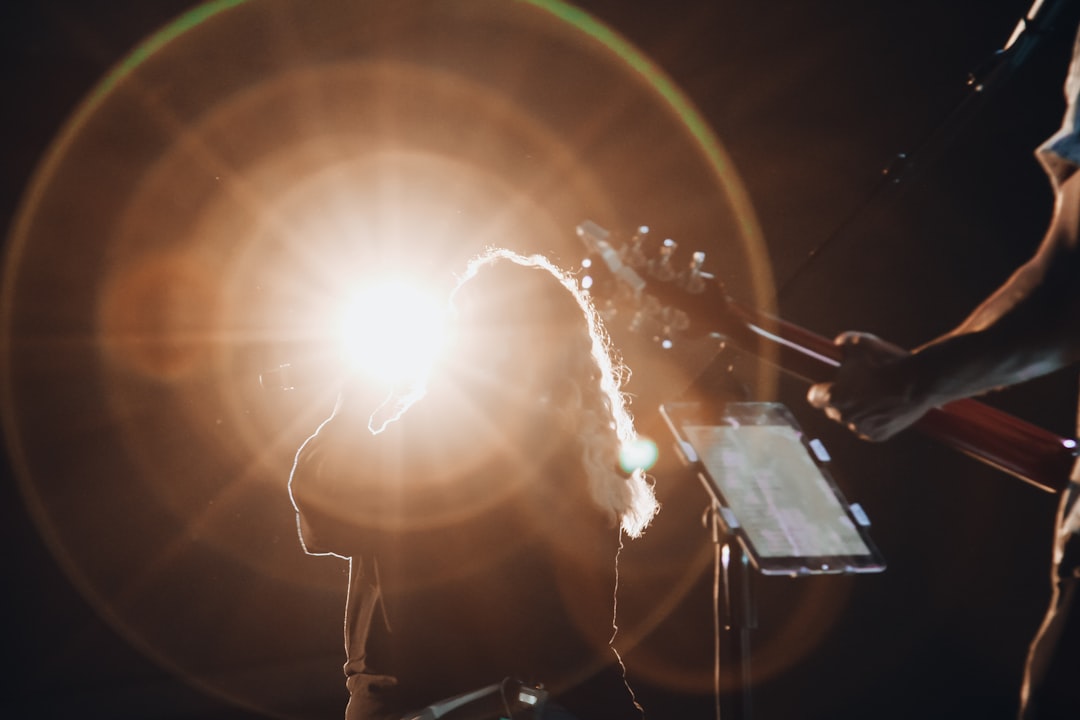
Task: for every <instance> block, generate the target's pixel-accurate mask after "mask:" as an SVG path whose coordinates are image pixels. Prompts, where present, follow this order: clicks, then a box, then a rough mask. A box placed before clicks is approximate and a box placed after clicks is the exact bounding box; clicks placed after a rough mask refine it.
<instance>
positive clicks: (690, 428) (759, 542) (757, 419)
mask: <svg viewBox="0 0 1080 720" xmlns="http://www.w3.org/2000/svg"><path fill="white" fill-rule="evenodd" d="M660 411H661V415H662V416H663V418H664V421H665V422H666V423H667V425H668V428H669V429H670V431H671V433H672V435H673V436H674V438H675V446H676V449H677V450H678V453H679V456H680V459H681V460H682V461H683V463H684V464H685V465H687V466H688V467H690V468H691V469H692V470H693V471H694V472H695V474H696V475H697V477H698V479H699V480H700V481H701V483H702V485H703V487H704V488H705V490H706V491H707V492H708V494H709V496H710V499H711V504H710V507H709V510H708V515H707V517H708V520H709V528H710V531H711V533H712V540H713V543H714V546H715V556H716V567H715V577H714V587H713V592H714V598H713V599H714V621H715V622H716V624H717V626H716V628H715V629H716V637H717V643H718V644H717V647H716V693H717V710H718V714H719V705H720V686H719V672H720V646H719V638H720V636H721V628H720V612H719V603H720V598H721V593H720V590H721V588H720V585H721V581H722V585H723V588H722V589H723V598H724V601H725V602H724V606H725V622H724V630H726V631H727V633H728V634H729V635H730V639H731V641H732V642H731V643H730V644H729V648H731V651H732V652H731V653H730V654H731V655H732V661H733V664H734V665H735V667H736V673H737V687H738V688H739V692H737V693H736V694H735V695H734V699H733V704H734V706H735V707H734V711H735V714H734V717H735V718H739V719H740V720H750V717H751V712H752V702H751V694H750V685H751V677H750V630H752V629H753V628H754V627H756V625H757V618H756V612H755V608H754V604H753V596H752V583H753V572H758V573H760V574H763V575H779V576H790V577H798V576H805V575H819V574H841V573H843V574H850V573H871V572H881V571H882V570H884V569H885V561H884V559H883V558H882V556H881V553H880V552H879V551H878V549H877V548H876V547H875V546H874V544H873V542H872V541H871V540H870V536H869V533H868V528H869V525H870V522H869V520H868V518H867V517H866V514H865V513H864V512H863V510H862V508H861V507H859V506H858V505H853V504H850V503H848V502H847V500H846V499H844V496H843V494H842V493H841V492H840V490H839V488H838V487H837V486H836V483H835V482H834V481H833V480H832V477H831V476H830V475H829V473H828V470H827V469H826V468H825V463H826V462H828V460H829V457H828V454H827V453H826V452H825V448H824V446H822V445H821V443H820V442H818V441H816V440H808V439H807V438H806V436H805V434H804V433H803V432H802V430H801V428H800V427H799V425H798V423H797V421H796V420H795V418H794V416H793V415H792V414H791V412H790V411H789V410H788V409H787V408H786V407H785V406H784V405H782V404H780V403H767V402H748V403H747V402H743V403H727V404H726V405H723V406H719V407H715V406H710V405H706V404H703V403H668V404H664V405H662V406H661V408H660Z"/></svg>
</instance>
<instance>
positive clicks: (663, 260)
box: [651, 238, 679, 282]
mask: <svg viewBox="0 0 1080 720" xmlns="http://www.w3.org/2000/svg"><path fill="white" fill-rule="evenodd" d="M678 247H679V244H678V243H677V242H675V241H674V240H672V239H671V238H668V239H667V240H665V241H664V243H663V245H661V246H660V255H659V257H657V258H656V261H655V262H654V263H653V264H652V268H651V269H652V274H653V276H654V277H655V278H656V279H657V280H660V281H662V282H668V281H670V280H674V279H675V275H676V272H675V267H674V266H673V265H672V262H671V259H672V257H673V256H674V255H675V251H676V250H677V249H678Z"/></svg>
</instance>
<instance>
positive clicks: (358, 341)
mask: <svg viewBox="0 0 1080 720" xmlns="http://www.w3.org/2000/svg"><path fill="white" fill-rule="evenodd" d="M445 319H446V310H445V305H444V304H443V303H440V302H439V301H438V300H436V299H435V298H434V297H433V296H432V295H430V294H429V293H426V292H424V291H423V290H421V289H420V288H418V287H416V286H415V285H410V284H409V283H406V282H404V281H400V280H392V281H385V282H380V283H378V284H377V285H372V286H369V287H366V288H363V289H361V290H359V291H358V292H356V294H355V295H353V297H352V298H351V300H350V301H349V302H348V304H347V307H346V309H345V311H344V312H343V314H342V319H341V324H340V331H339V332H340V343H341V351H342V357H343V360H344V362H345V364H346V366H347V367H348V368H349V369H350V370H351V371H354V372H361V373H364V374H365V375H367V376H368V377H369V378H371V379H373V380H375V381H378V382H382V383H386V384H400V383H409V384H413V383H418V382H423V381H424V380H425V378H426V377H427V374H428V372H429V371H430V370H431V366H432V364H433V363H434V362H435V360H436V358H437V357H438V354H439V352H440V351H441V350H442V347H443V344H444V342H445V336H446V324H445Z"/></svg>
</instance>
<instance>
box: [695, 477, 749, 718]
mask: <svg viewBox="0 0 1080 720" xmlns="http://www.w3.org/2000/svg"><path fill="white" fill-rule="evenodd" d="M706 517H707V522H708V525H709V530H710V532H711V534H712V542H713V552H714V566H713V624H714V628H713V629H714V632H715V635H714V639H715V643H716V644H715V647H714V663H715V666H714V669H713V672H714V678H713V680H714V692H715V693H716V717H717V720H721V718H723V720H751V716H752V715H753V699H752V693H751V681H752V677H751V663H750V659H751V655H750V631H751V630H752V629H754V628H756V627H757V612H756V609H755V607H754V604H753V593H752V589H753V588H752V584H753V576H752V570H751V567H750V559H749V557H748V556H747V554H746V552H745V550H744V549H743V547H742V543H741V542H740V541H739V539H738V538H737V537H735V536H734V535H733V534H732V533H731V532H730V531H728V530H727V529H726V526H725V525H724V523H723V521H722V520H721V511H720V505H719V503H718V502H717V501H716V499H715V498H714V499H713V502H712V504H711V505H710V506H709V509H708V510H707V511H706ZM721 606H722V607H723V611H722V612H721ZM725 639H726V640H727V642H726V643H725V642H723V640H725ZM725 647H726V648H727V652H726V659H727V660H728V663H727V664H728V666H729V667H732V668H733V669H734V677H735V685H734V690H733V692H731V693H728V694H727V697H729V701H728V703H727V705H728V706H729V707H728V710H727V711H726V712H721V706H722V704H723V701H722V698H723V697H724V696H725V694H724V693H723V692H722V683H721V668H722V667H723V665H724V663H723V662H722V658H723V657H724V655H725V653H724V652H723V650H724V648H725Z"/></svg>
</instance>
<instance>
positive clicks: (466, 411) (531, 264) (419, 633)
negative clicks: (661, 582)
mask: <svg viewBox="0 0 1080 720" xmlns="http://www.w3.org/2000/svg"><path fill="white" fill-rule="evenodd" d="M450 307H451V315H452V317H451V321H450V328H451V332H450V340H449V343H448V347H447V348H446V349H445V351H443V352H442V353H441V354H440V355H441V358H442V359H441V360H440V361H439V362H437V363H436V364H435V367H434V369H433V370H432V372H431V373H430V376H429V378H428V380H427V382H426V384H425V385H424V387H423V389H422V391H419V392H411V393H404V394H402V395H401V396H399V397H394V398H392V399H391V400H390V401H388V402H386V403H383V404H382V405H381V407H380V409H379V413H377V414H373V410H375V409H376V406H377V405H379V402H378V400H377V399H372V398H371V393H370V391H368V390H365V389H364V387H363V384H362V383H351V384H347V385H346V386H345V387H344V389H343V390H342V392H341V394H340V396H339V399H338V402H337V405H336V407H335V409H334V412H333V414H332V416H331V417H330V418H329V419H327V420H326V421H325V422H324V423H323V424H322V425H321V426H320V427H319V428H318V430H317V431H316V432H315V434H314V435H312V436H311V437H310V438H309V439H308V440H307V441H306V442H305V443H304V444H303V446H302V447H301V448H300V450H299V451H298V453H297V456H296V461H295V465H294V467H293V472H292V476H291V479H290V492H291V496H292V499H293V503H294V505H295V507H296V510H297V519H298V525H299V530H300V537H301V542H302V544H303V547H304V549H305V550H306V551H307V552H308V553H311V554H332V555H337V556H340V557H343V558H348V559H349V560H350V562H349V568H350V569H349V588H348V598H347V601H346V614H345V647H346V656H347V661H346V663H345V675H346V686H347V687H348V690H349V694H350V699H349V702H348V706H347V708H346V718H348V720H361V719H362V720H388V719H390V718H393V719H395V720H396V719H398V718H401V717H402V716H403V714H405V713H408V712H410V711H415V710H417V709H418V708H424V707H427V706H429V705H432V704H434V703H437V702H439V701H441V700H443V699H445V698H449V697H453V696H457V695H460V694H463V693H467V692H470V691H473V690H476V689H477V688H483V687H488V686H490V685H492V684H493V683H501V682H503V681H504V680H506V679H514V680H517V681H520V682H522V683H526V684H529V685H541V684H542V685H543V687H544V689H545V690H546V691H547V692H548V693H549V694H550V696H549V698H548V700H547V702H546V705H545V707H544V708H543V709H542V710H538V711H537V712H536V717H544V718H564V717H565V718H581V719H582V720H585V719H587V718H590V717H603V718H605V719H606V718H611V719H616V718H624V717H636V716H637V715H638V714H639V712H640V709H639V708H638V707H637V703H636V701H635V699H634V696H633V693H632V692H631V690H630V688H629V686H628V684H627V683H626V681H625V677H624V674H625V673H624V669H623V668H622V667H621V665H622V663H621V660H620V659H619V658H618V654H617V652H615V651H614V648H613V647H612V646H611V645H612V643H613V636H614V614H613V613H614V604H615V603H614V600H615V598H614V593H615V589H616V582H617V566H616V562H617V553H618V550H619V549H620V547H621V543H622V534H624V533H625V534H626V535H628V536H631V537H636V536H638V535H640V533H641V532H642V531H643V529H644V528H645V527H646V526H647V525H648V523H649V522H650V520H651V518H652V517H653V515H654V513H655V512H656V509H657V503H656V500H655V497H654V495H653V492H652V488H651V486H650V485H649V484H648V482H647V481H646V480H645V478H644V475H643V473H642V471H641V470H636V471H632V472H630V473H625V472H622V471H621V470H620V469H619V465H618V455H619V450H620V446H621V443H623V442H624V441H626V440H630V439H632V438H633V437H634V428H633V424H632V420H631V417H630V415H629V413H628V410H627V405H626V400H625V398H624V396H623V394H622V391H621V390H620V387H621V382H622V380H623V378H624V376H623V370H624V369H623V368H622V366H621V364H619V362H618V361H617V360H616V359H615V357H614V356H613V354H612V352H611V348H610V345H609V343H608V340H607V336H606V335H605V333H604V330H603V327H602V325H601V323H600V319H599V317H598V316H597V315H596V313H595V312H594V311H593V309H592V306H591V304H590V302H589V299H588V297H587V296H586V295H584V294H583V293H582V292H581V291H580V290H579V289H578V287H577V285H576V283H575V281H574V280H573V278H571V277H569V276H568V275H566V274H565V273H564V272H562V271H561V270H559V269H558V268H557V267H555V266H554V265H553V264H551V263H550V262H549V261H547V260H546V259H544V258H543V257H540V256H529V257H526V256H522V255H518V254H515V253H513V252H510V251H506V250H489V251H487V252H485V253H484V254H482V255H481V256H479V257H478V258H476V259H475V260H474V261H473V262H472V263H471V264H470V265H469V267H468V269H467V272H466V273H465V275H464V277H463V279H462V280H461V282H460V283H459V284H458V286H457V287H456V289H455V290H454V292H453V293H452V295H451V303H450ZM387 414H388V415H387ZM373 430H374V431H375V432H373Z"/></svg>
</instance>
